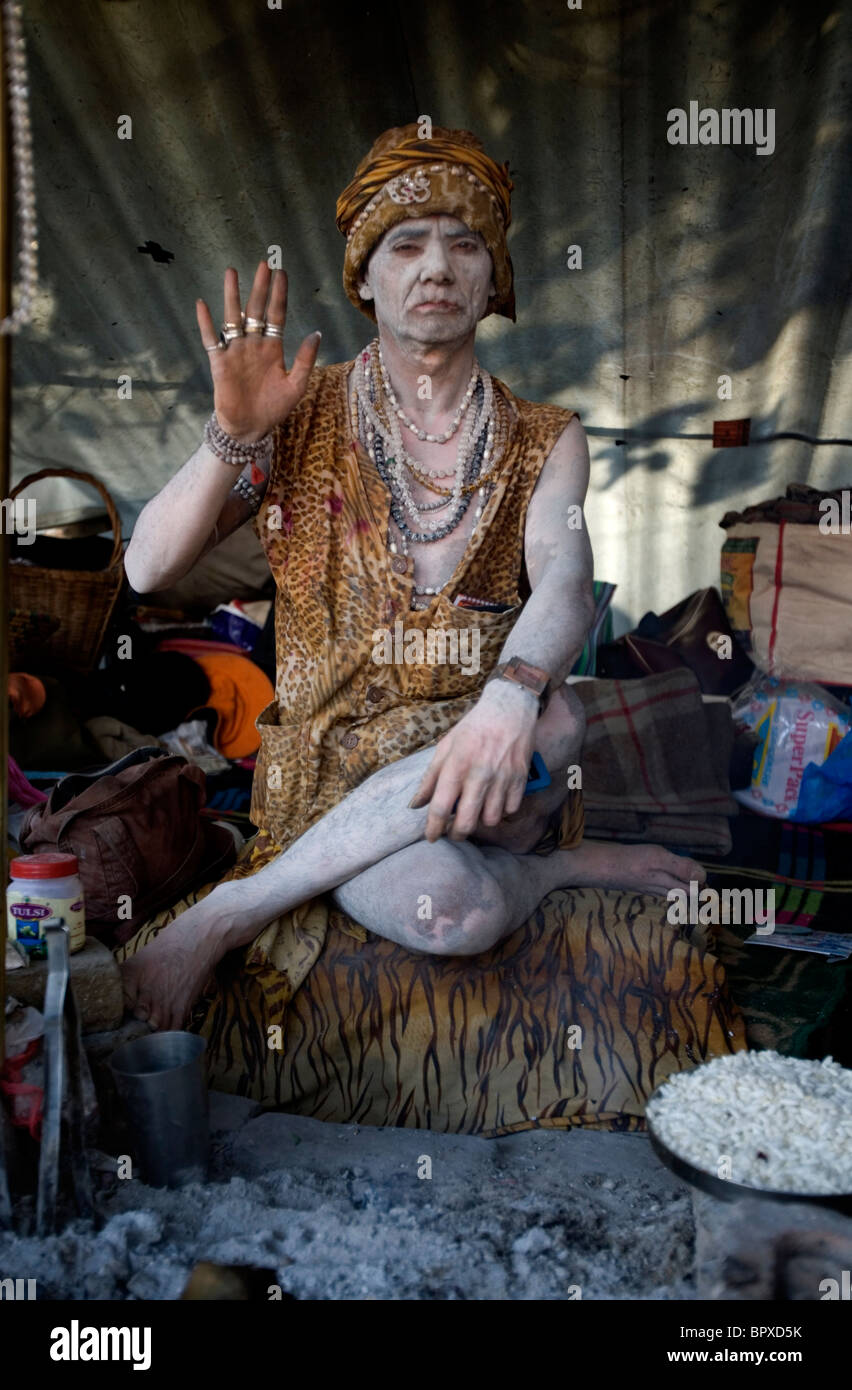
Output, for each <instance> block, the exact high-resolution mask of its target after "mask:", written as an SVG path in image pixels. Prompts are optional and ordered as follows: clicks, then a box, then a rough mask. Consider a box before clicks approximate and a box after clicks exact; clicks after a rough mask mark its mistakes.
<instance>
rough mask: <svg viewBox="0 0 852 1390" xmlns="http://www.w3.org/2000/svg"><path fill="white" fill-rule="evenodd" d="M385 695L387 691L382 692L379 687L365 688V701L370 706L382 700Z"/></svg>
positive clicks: (370, 686) (369, 686)
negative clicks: (366, 700)
mask: <svg viewBox="0 0 852 1390" xmlns="http://www.w3.org/2000/svg"><path fill="white" fill-rule="evenodd" d="M386 694H387V691H386V690H382V688H381V686H380V685H368V686H367V699H368V700H369V701H370V702H371V704H375V703H376V701H377V700H383V699H384V698H385V695H386Z"/></svg>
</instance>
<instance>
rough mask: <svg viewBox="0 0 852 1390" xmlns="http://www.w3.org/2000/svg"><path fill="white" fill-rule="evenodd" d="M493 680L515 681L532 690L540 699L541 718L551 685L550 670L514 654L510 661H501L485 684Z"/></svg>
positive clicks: (539, 711)
mask: <svg viewBox="0 0 852 1390" xmlns="http://www.w3.org/2000/svg"><path fill="white" fill-rule="evenodd" d="M493 680H504V681H514V682H515V684H516V685H522V686H524V688H525V689H526V690H531V691H532V693H533V695H535V697H536V699H537V700H538V713H539V718H541V716H542V715H543V714H544V711H545V708H546V706H547V700H548V696H549V695H550V687H551V681H550V673H549V671H543V670H542V668H541V667H540V666H531V665H530V664H529V662H528V661H524V660H522V658H521V657H519V656H513V657H510V659H509V660H508V661H501V662H499V663H498V665H496V666H495V667H494V670H493V671H492V672H491V675H490V676H489V677H488V680H487V681H486V682H485V684H486V685H487V684H488V681H493Z"/></svg>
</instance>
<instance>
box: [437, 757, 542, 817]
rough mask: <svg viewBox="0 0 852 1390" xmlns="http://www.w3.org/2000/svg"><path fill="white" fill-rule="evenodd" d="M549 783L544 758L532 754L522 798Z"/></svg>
mask: <svg viewBox="0 0 852 1390" xmlns="http://www.w3.org/2000/svg"><path fill="white" fill-rule="evenodd" d="M550 781H551V778H550V773H549V772H548V770H547V768H546V766H545V762H544V758H543V757H542V756H541V754H540V753H533V755H532V762H531V763H530V774H529V777H528V778H527V785H526V786H525V787H524V796H529V794H530V792H540V791H543V790H544V788H545V787H549V786H550ZM459 801H461V797H458V798H457V800H456V804H455V806H454V807H453V812H452V813H453V815H455V813H456V811H457V810H458V804H459Z"/></svg>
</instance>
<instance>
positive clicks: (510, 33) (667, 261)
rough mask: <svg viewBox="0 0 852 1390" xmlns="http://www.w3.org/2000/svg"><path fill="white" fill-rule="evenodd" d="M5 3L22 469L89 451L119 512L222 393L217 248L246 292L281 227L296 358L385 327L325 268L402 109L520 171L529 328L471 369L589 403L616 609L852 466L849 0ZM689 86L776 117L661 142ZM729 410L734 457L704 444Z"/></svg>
mask: <svg viewBox="0 0 852 1390" xmlns="http://www.w3.org/2000/svg"><path fill="white" fill-rule="evenodd" d="M25 22H26V31H27V34H28V37H29V42H30V63H31V88H32V103H33V121H34V133H35V148H36V160H37V192H38V201H39V216H40V242H41V253H40V254H41V268H42V278H41V286H40V290H39V294H38V307H37V317H36V322H35V324H34V325H33V326H32V327H31V328H30V329H29V330H27V331H26V332H25V333H24V334H23V335H22V337H21V339H20V341H19V343H18V344H17V346H16V352H15V374H14V412H15V413H14V440H13V460H14V462H13V481H17V480H18V479H19V478H20V477H21V476H23V474H24V473H25V472H27V471H30V470H32V469H33V468H35V467H41V466H44V465H45V464H48V463H56V464H60V465H66V464H71V465H73V466H75V467H81V468H84V469H88V470H90V471H92V472H94V473H95V474H96V475H97V476H98V477H100V478H101V479H103V481H104V482H106V483H107V485H108V486H109V487H110V489H111V490H112V491H113V493H114V495H115V496H116V498H117V500H118V502H119V505H120V508H121V511H122V515H123V519H124V522H125V525H126V526H127V527H129V526H130V525H131V524H132V520H133V518H134V517H135V515H136V514H137V513H138V511H139V509H140V507H141V506H142V505H143V504H144V502H145V501H146V500H147V499H148V498H149V497H151V496H152V495H153V494H154V493H155V492H156V491H157V489H158V488H159V487H160V486H162V484H163V483H164V482H165V480H166V479H167V478H168V477H169V476H170V475H171V474H172V473H173V472H174V471H175V470H176V469H177V468H178V467H179V466H180V464H181V462H182V461H183V459H184V458H185V457H186V456H187V455H188V454H189V453H191V452H192V450H193V449H194V448H195V447H196V444H197V442H198V440H199V437H200V430H201V426H202V424H203V421H204V419H205V417H206V415H207V413H208V412H209V409H210V404H211V392H210V382H209V373H208V365H207V359H206V356H205V354H204V352H203V351H202V350H201V347H200V344H199V340H198V335H197V330H196V326H195V317H194V300H195V297H196V296H197V295H201V296H203V297H205V298H206V299H207V300H208V301H209V302H210V303H211V305H212V307H213V312H214V315H215V316H216V317H217V318H218V316H219V314H220V312H221V307H220V293H221V291H220V286H221V276H222V271H223V269H224V267H225V266H226V265H227V264H228V263H234V264H235V265H237V267H238V268H239V270H240V272H241V274H242V276H243V278H244V279H247V277H248V276H249V275H250V273H251V271H252V269H253V267H254V265H255V264H256V261H257V260H258V258H259V257H260V256H261V255H263V254H265V253H266V251H267V248H268V247H269V246H270V245H273V244H279V245H281V246H282V248H283V252H284V263H285V265H286V267H287V268H288V270H289V273H290V279H291V291H290V306H291V308H290V325H289V328H288V342H289V343H290V345H291V346H292V345H293V344H294V343H295V342H297V341H298V339H299V338H300V337H301V336H302V335H303V334H304V333H306V332H308V331H309V330H311V329H313V328H315V327H319V328H321V329H322V330H323V334H324V338H323V347H322V356H321V359H320V360H321V361H325V362H329V361H336V360H340V359H342V358H348V357H351V356H352V355H354V353H355V352H356V351H357V349H358V348H359V347H360V346H361V345H362V344H363V343H364V342H365V341H366V340H367V338H368V337H369V336H370V333H371V326H370V324H369V323H368V322H367V320H366V319H364V318H363V317H362V316H361V315H360V314H359V313H358V312H357V311H356V310H355V309H353V308H352V307H351V306H350V305H349V304H348V302H347V301H346V300H345V298H344V296H343V292H342V289H341V285H340V270H341V262H342V249H343V243H342V238H341V237H340V235H339V233H338V232H337V230H336V228H335V226H334V203H335V198H336V195H337V193H338V192H339V191H340V189H341V188H342V187H343V185H344V184H345V183H346V182H347V181H348V179H349V178H350V177H351V174H352V170H353V168H354V165H355V163H356V162H357V160H358V159H359V158H360V157H361V156H362V155H363V153H364V152H365V151H366V149H367V147H368V146H369V144H370V143H371V141H372V140H373V138H374V137H375V136H376V134H378V132H379V131H381V130H383V129H384V128H386V127H387V126H389V125H392V124H400V123H403V122H405V121H408V120H413V119H416V118H417V117H418V116H419V115H420V114H421V113H427V114H429V115H430V116H431V118H432V120H433V121H434V122H435V123H439V124H443V125H449V126H468V127H470V128H472V129H474V130H476V131H477V132H479V133H480V134H481V135H482V136H483V138H484V139H485V141H486V144H487V147H488V149H489V151H490V152H491V153H492V154H494V156H495V157H497V158H498V159H501V160H502V159H508V160H509V161H510V166H511V172H512V177H513V178H514V180H515V185H516V187H515V194H514V208H515V217H514V225H513V228H512V231H511V234H510V235H511V243H510V244H511V250H512V255H513V259H514V262H515V268H516V274H517V297H518V306H519V318H518V323H517V324H516V325H514V326H513V325H512V324H510V323H509V322H508V321H506V320H502V319H500V320H498V319H496V318H492V319H489V320H488V321H487V322H486V323H485V324H484V325H483V328H482V331H481V339H482V341H481V356H482V358H483V360H484V362H485V363H486V365H487V366H489V367H490V368H491V369H492V370H493V371H495V372H496V373H497V374H499V375H500V376H502V377H503V378H504V379H505V380H507V381H508V383H509V384H510V385H511V386H512V388H513V389H514V390H515V391H516V392H517V393H518V394H521V395H524V396H528V397H532V398H534V399H542V400H553V401H556V402H559V403H560V404H564V405H567V406H571V407H575V408H577V409H579V410H580V411H581V413H582V417H583V421H584V424H585V426H586V428H587V430H588V432H589V436H590V441H591V450H592V484H591V491H590V498H589V504H588V517H589V524H590V527H591V531H592V536H593V541H594V546H595V553H596V561H597V563H596V572H597V574H598V576H599V577H601V578H607V579H610V580H613V581H616V582H617V583H618V584H619V585H620V586H621V587H620V592H619V601H620V603H621V607H622V610H623V612H622V626H623V625H624V623H625V622H626V620H627V617H628V616H629V617H631V618H633V619H635V618H636V617H638V616H639V615H640V614H641V612H642V611H644V610H645V609H646V608H649V607H657V608H658V609H659V608H662V607H665V606H667V605H668V604H670V603H672V602H674V601H675V600H677V599H678V598H680V597H681V596H683V595H684V594H686V593H687V592H689V591H690V590H691V589H694V588H696V587H699V586H701V585H704V584H705V583H713V582H714V581H715V580H716V577H717V574H718V552H719V545H720V541H721V537H722V533H721V532H720V531H719V530H718V528H717V526H716V523H717V521H718V519H719V517H720V516H721V514H722V512H723V511H725V510H726V509H728V508H729V507H732V506H737V505H740V504H745V503H747V502H748V501H754V500H756V499H758V498H760V497H764V496H769V495H772V494H774V493H775V492H778V491H780V490H782V489H783V486H784V484H785V483H786V482H787V481H788V480H791V479H800V480H804V481H810V482H812V483H813V484H814V485H816V486H820V487H831V486H838V485H839V484H841V483H843V482H844V481H848V480H849V479H850V476H852V470H850V468H849V462H848V461H849V447H848V441H849V439H850V437H852V390H850V386H852V380H850V377H851V376H852V371H850V360H849V349H850V344H851V343H852V332H850V315H849V310H848V297H847V292H848V286H849V275H850V269H849V255H848V228H849V225H850V221H852V217H851V216H850V213H852V208H850V180H849V168H850V158H849V156H850V142H849V130H850V93H852V83H850V81H849V76H850V64H849V57H848V55H849V53H850V51H852V46H850V37H851V36H852V6H850V3H849V0H810V2H809V3H808V4H786V3H785V4H780V3H770V2H768V0H750V3H749V4H748V5H742V4H736V3H733V0H731V3H722V4H719V3H717V0H690V2H689V3H687V4H684V3H683V0H646V2H645V3H643V0H621V3H616V0H603V3H596V4H595V5H590V4H588V3H587V4H586V5H585V6H582V5H578V4H565V3H558V2H557V0H467V3H465V4H461V3H452V0H430V3H429V4H427V5H417V6H412V5H397V4H394V3H389V0H375V2H374V3H370V4H368V5H367V6H351V5H343V4H342V3H337V0H319V2H318V0H283V3H282V4H281V6H280V8H278V7H277V6H276V0H179V2H178V3H173V0H73V3H71V4H68V5H61V6H59V5H56V4H53V3H50V0H25ZM691 100H696V101H698V102H699V103H700V105H701V106H702V107H705V106H707V107H713V108H718V109H721V108H724V107H735V108H750V109H767V108H772V109H773V110H774V111H775V113H776V117H775V120H776V135H775V149H774V153H772V154H771V155H770V154H766V155H760V154H758V153H757V151H756V149H755V148H754V147H753V146H752V147H746V146H743V145H740V146H733V145H731V146H720V145H715V146H714V145H687V146H674V145H672V144H670V143H669V141H668V139H667V129H668V121H667V113H668V112H669V110H670V109H672V108H687V107H688V105H689V102H690V101H691ZM123 116H129V117H130V118H131V120H132V127H131V128H132V138H131V139H120V138H118V133H119V128H120V126H119V122H120V118H121V117H123ZM125 128H126V127H125ZM146 244H148V247H149V249H148V250H147V251H140V250H139V248H140V247H145V246H146ZM150 244H154V245H155V246H157V247H161V248H163V249H164V250H165V251H166V252H168V253H170V256H169V258H168V259H164V260H159V259H156V258H155V256H156V254H157V253H156V252H155V253H154V255H153V256H152V254H150V251H151V249H152V248H151V245H150ZM572 246H579V247H580V248H581V250H582V269H579V268H577V269H570V268H569V267H568V260H569V253H568V248H569V247H572ZM721 376H729V377H730V379H731V391H732V395H731V399H730V400H720V399H719V396H718V394H717V393H718V390H719V385H718V383H719V378H720V377H721ZM119 377H129V378H130V381H131V385H132V396H131V397H130V398H129V399H122V398H120V394H119V386H118V379H119ZM124 394H125V396H126V394H127V393H126V390H125V393H124ZM733 417H748V418H750V420H751V422H752V423H751V439H752V442H751V444H750V446H749V447H748V448H747V449H745V448H736V449H731V450H724V451H723V450H714V449H713V448H712V447H711V441H710V437H709V436H710V433H711V431H712V422H713V420H714V419H718V418H721V419H730V418H733ZM778 436H782V437H778ZM817 440H818V441H822V442H819V443H814V442H811V441H817ZM825 441H837V442H833V443H832V442H825ZM51 495H52V496H53V497H54V498H59V499H60V500H59V504H58V505H59V510H63V509H64V510H65V511H67V510H68V507H69V506H71V507H73V506H74V505H75V504H74V502H73V501H72V500H71V499H72V498H73V497H77V498H80V499H82V500H84V501H85V502H86V504H88V503H89V501H90V500H91V499H90V498H89V497H88V496H87V495H85V496H84V494H83V493H79V492H77V493H74V492H72V490H71V488H70V486H69V489H68V491H67V493H62V492H59V491H57V490H53V491H52V493H51Z"/></svg>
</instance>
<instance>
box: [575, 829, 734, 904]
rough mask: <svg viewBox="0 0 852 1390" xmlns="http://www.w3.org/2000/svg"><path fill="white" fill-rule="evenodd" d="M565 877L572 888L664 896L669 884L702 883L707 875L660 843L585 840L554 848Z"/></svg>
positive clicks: (673, 886) (671, 886) (668, 890)
mask: <svg viewBox="0 0 852 1390" xmlns="http://www.w3.org/2000/svg"><path fill="white" fill-rule="evenodd" d="M558 855H561V856H562V859H563V861H564V879H563V880H562V881H564V883H565V885H566V887H569V886H570V887H572V888H624V889H628V890H629V891H632V892H636V893H654V894H656V895H657V896H658V897H661V898H664V897H665V896H666V894H667V893H669V892H670V891H671V890H672V888H684V889H685V888H688V886H689V883H690V881H691V880H692V881H694V882H697V883H699V884H702V883H703V882H704V880H705V879H706V877H707V874H706V872H705V871H704V869H703V867H702V866H701V865H700V864H699V863H698V862H697V860H695V859H688V858H687V857H686V856H685V855H682V854H672V853H671V851H670V850H667V849H663V847H662V845H617V844H604V843H603V842H601V841H599V840H598V841H593V840H584V841H583V843H582V844H581V845H578V846H577V848H576V849H563V850H557V851H556V852H555V854H554V855H553V858H554V859H556V858H557V856H558Z"/></svg>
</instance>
